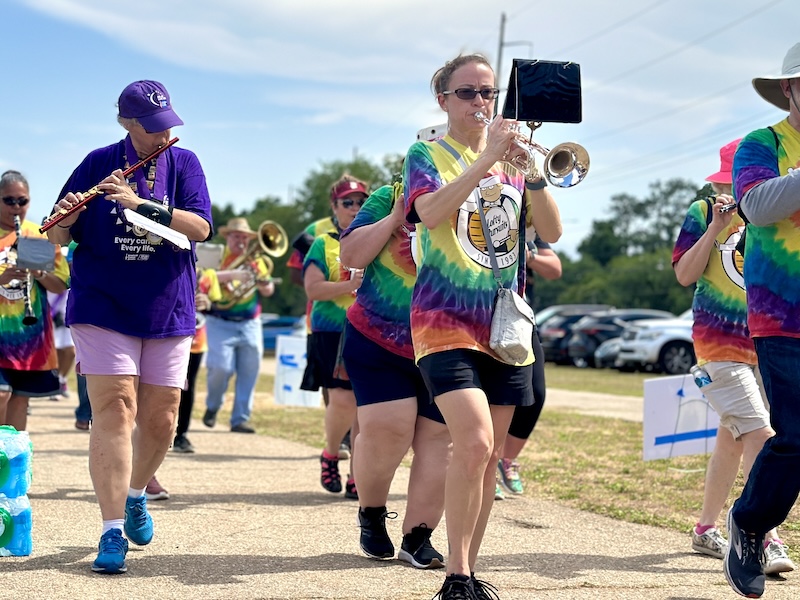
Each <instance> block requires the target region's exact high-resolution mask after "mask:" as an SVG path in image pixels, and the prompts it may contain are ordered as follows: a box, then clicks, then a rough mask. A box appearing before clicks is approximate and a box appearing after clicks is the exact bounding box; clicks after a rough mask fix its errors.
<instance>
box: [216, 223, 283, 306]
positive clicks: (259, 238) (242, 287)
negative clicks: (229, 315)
mask: <svg viewBox="0 0 800 600" xmlns="http://www.w3.org/2000/svg"><path fill="white" fill-rule="evenodd" d="M288 249H289V238H288V236H287V235H286V231H285V230H284V229H283V227H281V226H280V225H278V223H276V222H275V221H269V220H267V221H264V222H262V223H261V224H260V225H259V226H258V229H257V235H256V239H255V243H251V245H250V246H249V247H248V248H247V249H246V250H245V252H244V253H243V254H242V255H241V256H239V257H238V258H236V259H235V260H234V261H233V262H232V263H231V264H230V265H228V270H227V271H222V272H219V273H218V275H220V274H222V273H225V274H226V275H229V276H230V275H234V276H235V277H232V279H237V280H240V282H239V285H234V284H233V281H231V282H230V284H229V288H228V290H229V294H227V296H228V298H227V299H226V300H223V301H220V302H215V303H214V305H215V307H216V308H218V309H220V310H228V309H229V308H231V307H233V306H234V305H235V304H237V303H238V302H239V301H240V300H241V299H242V298H244V297H246V296H247V295H248V294H250V293H251V292H252V291H253V290H254V289H255V288H256V286H257V285H258V284H260V283H264V282H266V281H267V280H268V279H269V274H271V273H272V271H273V269H274V266H275V265H274V264H273V262H272V259H271V258H270V257H273V258H277V257H279V256H283V255H284V254H286V251H287V250H288ZM259 259H260V260H263V261H264V262H265V263H266V266H267V277H264V276H262V275H260V274H259V272H258V269H257V268H256V267H255V265H254V264H253V263H254V262H255V261H257V260H259ZM272 281H274V282H276V283H277V282H278V281H279V280H277V279H273V280H272Z"/></svg>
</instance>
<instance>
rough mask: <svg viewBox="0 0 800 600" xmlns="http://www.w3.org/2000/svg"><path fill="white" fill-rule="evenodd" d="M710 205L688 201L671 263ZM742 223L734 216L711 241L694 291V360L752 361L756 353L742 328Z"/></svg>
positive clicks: (699, 230) (699, 229) (688, 244)
mask: <svg viewBox="0 0 800 600" xmlns="http://www.w3.org/2000/svg"><path fill="white" fill-rule="evenodd" d="M709 210H711V208H710V205H709V203H708V202H706V201H705V200H698V201H696V202H693V203H692V205H691V206H690V207H689V211H688V213H687V214H686V219H685V220H684V221H683V226H682V227H681V231H680V233H679V234H678V239H677V241H676V242H675V248H674V249H673V251H672V264H673V265H674V264H675V263H677V262H678V261H679V260H680V259H681V257H682V256H683V255H684V254H685V253H686V252H687V251H688V250H689V249H690V248H692V247H693V246H694V245H695V244H696V243H697V241H698V240H699V239H700V237H702V235H703V234H704V233H705V232H706V230H707V229H708V225H707V223H708V211H709ZM743 228H744V221H742V218H741V217H740V216H739V215H738V214H735V215H734V216H733V218H732V219H731V222H730V224H729V225H728V227H726V228H725V229H723V230H722V231H721V232H720V234H719V235H718V236H717V237H716V239H715V241H714V250H712V253H711V258H710V259H709V261H708V266H707V267H706V269H705V271H703V274H702V275H701V276H700V279H698V280H697V286H696V288H695V292H694V301H693V302H692V312H693V313H694V325H693V327H692V338H693V339H694V351H695V354H696V355H697V362H698V364H701V365H702V364H705V363H707V362H711V361H728V360H730V361H736V362H741V363H747V364H750V365H754V364H756V362H757V360H756V352H755V348H754V347H753V341H752V340H751V339H750V332H749V331H748V330H747V300H746V298H745V291H744V277H743V276H742V255H741V254H739V253H738V252H737V251H736V243H737V242H738V241H739V238H740V237H741V232H742V229H743Z"/></svg>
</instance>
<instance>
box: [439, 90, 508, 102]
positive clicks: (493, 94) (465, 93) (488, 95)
mask: <svg viewBox="0 0 800 600" xmlns="http://www.w3.org/2000/svg"><path fill="white" fill-rule="evenodd" d="M442 94H444V95H445V96H447V95H449V94H455V95H456V98H458V99H459V100H474V99H475V96H477V95H478V94H480V95H481V98H483V99H484V100H494V99H495V98H497V96H499V95H500V90H498V89H497V88H483V89H482V90H475V89H472V88H458V89H457V90H451V91H447V92H442Z"/></svg>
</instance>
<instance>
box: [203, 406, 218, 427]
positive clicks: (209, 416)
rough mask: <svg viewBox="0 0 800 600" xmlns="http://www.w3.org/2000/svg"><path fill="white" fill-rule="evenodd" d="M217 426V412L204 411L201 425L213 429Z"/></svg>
mask: <svg viewBox="0 0 800 600" xmlns="http://www.w3.org/2000/svg"><path fill="white" fill-rule="evenodd" d="M216 424H217V411H215V410H211V409H208V408H207V409H206V412H205V414H204V415H203V425H205V426H206V427H214V425H216Z"/></svg>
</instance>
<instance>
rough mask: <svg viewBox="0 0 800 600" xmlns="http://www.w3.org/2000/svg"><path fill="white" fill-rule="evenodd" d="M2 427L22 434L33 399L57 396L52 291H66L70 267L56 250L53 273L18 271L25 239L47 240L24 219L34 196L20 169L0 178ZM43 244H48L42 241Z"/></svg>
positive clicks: (0, 398) (0, 373)
mask: <svg viewBox="0 0 800 600" xmlns="http://www.w3.org/2000/svg"><path fill="white" fill-rule="evenodd" d="M0 198H2V203H0V425H12V426H14V427H15V428H17V429H18V430H20V431H22V430H24V429H26V428H27V424H28V399H29V398H40V397H49V396H52V395H53V394H54V393H58V390H59V382H58V372H57V371H55V370H54V369H56V368H57V366H58V358H57V356H56V348H55V343H54V340H53V321H52V318H51V317H50V308H49V305H48V303H47V293H46V292H54V293H61V292H63V291H64V290H66V289H67V280H68V279H69V268H68V267H67V261H66V260H65V259H64V257H63V256H62V255H61V250H60V248H55V263H54V264H55V268H54V269H53V271H44V270H39V269H36V270H31V271H26V270H24V269H19V268H17V265H16V260H17V257H18V255H17V250H18V240H19V238H20V237H23V236H24V237H42V235H41V234H40V233H39V232H38V231H37V229H38V226H37V225H36V224H35V223H32V222H30V221H26V220H25V215H26V214H27V213H28V208H30V202H31V195H30V188H29V187H28V180H27V179H26V178H25V177H24V176H23V175H22V173H20V172H19V171H6V172H5V173H3V174H2V176H0ZM43 243H44V242H43Z"/></svg>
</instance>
